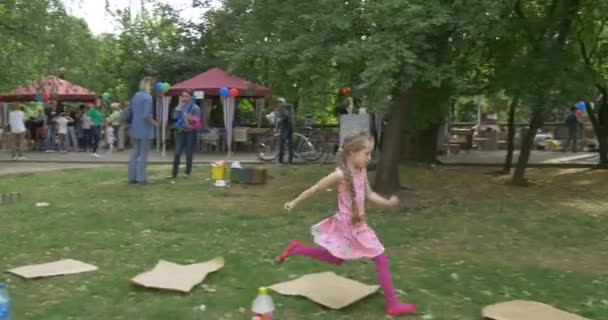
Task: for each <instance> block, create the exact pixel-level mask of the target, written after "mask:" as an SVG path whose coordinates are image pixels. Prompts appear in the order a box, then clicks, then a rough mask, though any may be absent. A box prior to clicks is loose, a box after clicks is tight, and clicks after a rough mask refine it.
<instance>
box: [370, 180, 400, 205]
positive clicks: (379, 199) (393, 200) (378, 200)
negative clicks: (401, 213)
mask: <svg viewBox="0 0 608 320" xmlns="http://www.w3.org/2000/svg"><path fill="white" fill-rule="evenodd" d="M365 194H366V197H367V199H368V200H369V201H371V202H373V203H375V204H377V205H379V206H383V207H396V206H398V205H399V198H397V197H396V196H394V195H393V196H391V197H390V198H389V199H386V198H385V197H383V196H381V195H379V194H377V193H376V192H375V191H374V190H372V187H371V186H370V185H369V182H367V187H366V188H365Z"/></svg>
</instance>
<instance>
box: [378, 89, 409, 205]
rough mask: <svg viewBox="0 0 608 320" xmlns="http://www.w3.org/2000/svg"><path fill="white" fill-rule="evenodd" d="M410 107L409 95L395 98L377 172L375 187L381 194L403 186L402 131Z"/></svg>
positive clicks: (402, 94)
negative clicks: (400, 172)
mask: <svg viewBox="0 0 608 320" xmlns="http://www.w3.org/2000/svg"><path fill="white" fill-rule="evenodd" d="M408 107H409V99H408V93H407V92H404V93H398V94H395V95H394V96H393V102H392V106H391V112H390V117H389V120H388V124H387V126H386V131H385V133H384V135H383V137H382V148H381V149H380V162H379V163H378V168H377V170H376V183H375V187H376V189H377V191H378V192H379V193H380V194H385V195H388V194H391V193H393V192H395V191H396V190H398V189H399V188H400V186H401V184H400V181H399V160H400V158H401V150H402V149H403V143H402V142H401V141H402V130H403V126H404V125H405V115H406V114H407V109H408Z"/></svg>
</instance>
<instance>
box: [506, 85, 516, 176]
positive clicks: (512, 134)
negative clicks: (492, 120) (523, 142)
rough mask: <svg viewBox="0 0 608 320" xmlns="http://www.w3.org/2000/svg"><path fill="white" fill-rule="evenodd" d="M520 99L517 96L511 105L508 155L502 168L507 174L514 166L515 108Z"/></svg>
mask: <svg viewBox="0 0 608 320" xmlns="http://www.w3.org/2000/svg"><path fill="white" fill-rule="evenodd" d="M518 100H519V98H518V97H515V98H514V99H513V100H512V101H511V104H510V105H509V125H508V130H509V132H508V134H507V156H506V158H505V165H504V166H503V169H502V171H503V172H504V173H505V174H509V173H511V168H512V167H513V149H514V148H515V109H516V108H517V103H518V102H519V101H518Z"/></svg>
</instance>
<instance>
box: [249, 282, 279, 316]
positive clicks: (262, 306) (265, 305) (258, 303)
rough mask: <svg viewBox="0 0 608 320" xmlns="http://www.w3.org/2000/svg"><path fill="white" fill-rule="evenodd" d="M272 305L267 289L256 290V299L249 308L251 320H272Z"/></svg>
mask: <svg viewBox="0 0 608 320" xmlns="http://www.w3.org/2000/svg"><path fill="white" fill-rule="evenodd" d="M273 312H274V303H273V302H272V298H271V297H270V295H269V294H268V288H264V287H262V288H260V289H258V297H257V298H255V300H253V304H252V306H251V314H252V316H251V320H272V313H273Z"/></svg>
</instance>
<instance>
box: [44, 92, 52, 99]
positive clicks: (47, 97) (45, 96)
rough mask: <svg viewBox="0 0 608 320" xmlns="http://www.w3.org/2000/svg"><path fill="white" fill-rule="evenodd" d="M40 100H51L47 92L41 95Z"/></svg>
mask: <svg viewBox="0 0 608 320" xmlns="http://www.w3.org/2000/svg"><path fill="white" fill-rule="evenodd" d="M42 98H44V100H46V101H49V100H51V94H50V93H48V91H45V92H44V93H43V94H42Z"/></svg>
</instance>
